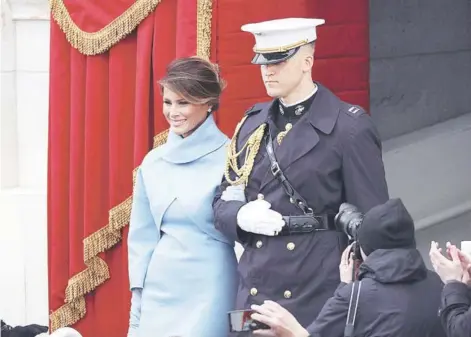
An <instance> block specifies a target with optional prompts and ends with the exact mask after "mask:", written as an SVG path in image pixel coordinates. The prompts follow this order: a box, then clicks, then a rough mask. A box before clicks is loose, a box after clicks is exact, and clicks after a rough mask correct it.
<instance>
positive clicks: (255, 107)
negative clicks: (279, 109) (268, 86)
mask: <svg viewBox="0 0 471 337" xmlns="http://www.w3.org/2000/svg"><path fill="white" fill-rule="evenodd" d="M267 104H269V102H263V103H257V104H255V105H253V106H252V107H251V108H250V109H248V110H247V111H245V115H246V116H250V115H252V114H254V113H256V112H259V111H262V110H263V108H264V107H265V106H266V105H267Z"/></svg>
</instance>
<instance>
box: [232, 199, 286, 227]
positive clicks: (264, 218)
mask: <svg viewBox="0 0 471 337" xmlns="http://www.w3.org/2000/svg"><path fill="white" fill-rule="evenodd" d="M270 207H271V204H270V203H269V202H267V201H266V200H260V199H257V200H254V201H251V202H249V203H247V204H245V205H244V206H242V207H241V208H240V209H239V212H238V213H237V224H238V225H239V227H240V228H242V229H243V230H244V231H246V232H251V233H256V234H262V235H269V236H275V235H278V233H279V232H281V228H282V227H283V226H284V225H285V222H284V221H283V217H282V215H281V214H280V213H278V212H276V211H274V210H272V209H270Z"/></svg>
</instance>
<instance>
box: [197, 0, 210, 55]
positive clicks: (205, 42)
mask: <svg viewBox="0 0 471 337" xmlns="http://www.w3.org/2000/svg"><path fill="white" fill-rule="evenodd" d="M212 17H213V1H212V0H198V5H197V23H196V25H197V32H196V55H198V56H199V57H201V58H204V59H206V60H209V57H210V56H211V19H212Z"/></svg>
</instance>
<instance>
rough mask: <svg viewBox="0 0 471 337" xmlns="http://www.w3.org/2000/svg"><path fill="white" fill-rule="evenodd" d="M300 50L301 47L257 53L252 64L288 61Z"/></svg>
mask: <svg viewBox="0 0 471 337" xmlns="http://www.w3.org/2000/svg"><path fill="white" fill-rule="evenodd" d="M298 50H299V47H297V48H294V49H290V50H288V51H286V52H280V53H263V54H262V53H257V54H255V56H254V58H253V59H252V64H260V65H263V64H276V63H280V62H283V61H286V60H287V59H289V58H290V57H292V56H293V55H294V54H296V52H297V51H298Z"/></svg>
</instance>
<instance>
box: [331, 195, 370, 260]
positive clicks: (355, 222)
mask: <svg viewBox="0 0 471 337" xmlns="http://www.w3.org/2000/svg"><path fill="white" fill-rule="evenodd" d="M363 216H364V214H363V213H361V212H360V211H359V210H358V208H357V207H355V206H354V205H351V204H347V203H343V204H342V205H340V209H339V212H338V214H337V215H336V216H335V218H334V222H335V227H336V228H338V229H339V230H340V231H342V232H343V233H345V234H346V235H347V236H348V238H349V239H350V241H351V242H353V246H352V253H353V258H354V259H355V260H357V261H361V253H360V245H359V244H358V240H357V231H358V229H359V228H360V226H361V223H362V222H363Z"/></svg>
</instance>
